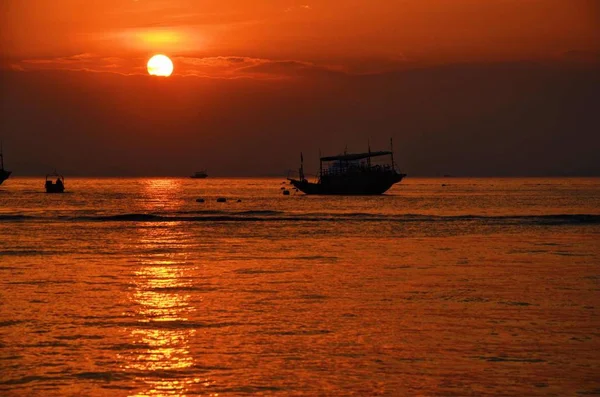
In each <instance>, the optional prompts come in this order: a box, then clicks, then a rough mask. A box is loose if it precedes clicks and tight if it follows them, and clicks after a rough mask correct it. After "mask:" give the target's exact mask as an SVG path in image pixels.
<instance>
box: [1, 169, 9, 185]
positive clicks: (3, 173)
mask: <svg viewBox="0 0 600 397" xmlns="http://www.w3.org/2000/svg"><path fill="white" fill-rule="evenodd" d="M10 174H11V172H10V171H6V170H0V185H2V182H4V181H5V180H7V179H8V177H9V176H10Z"/></svg>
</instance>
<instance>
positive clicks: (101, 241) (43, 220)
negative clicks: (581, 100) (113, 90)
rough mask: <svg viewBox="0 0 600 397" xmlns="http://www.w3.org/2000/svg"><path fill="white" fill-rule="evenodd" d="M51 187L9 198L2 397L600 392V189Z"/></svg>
mask: <svg viewBox="0 0 600 397" xmlns="http://www.w3.org/2000/svg"><path fill="white" fill-rule="evenodd" d="M43 182H44V181H43V179H39V178H18V177H14V178H11V179H9V180H8V181H6V182H5V183H4V184H3V185H2V186H0V395H6V396H191V395H201V396H217V395H218V396H228V395H233V396H235V395H280V396H288V395H292V396H300V395H306V396H345V395H356V396H375V395H383V396H404V395H447V396H468V395H477V396H481V395H494V396H498V395H519V396H525V395H527V396H533V395H545V396H546V395H555V396H564V395H592V394H600V376H599V374H600V317H599V315H600V294H599V291H600V285H599V283H600V179H560V178H555V179H527V178H522V179H467V178H464V179H463V178H443V179H417V178H408V179H406V180H405V181H403V182H402V183H401V184H399V185H396V186H394V187H393V188H392V189H391V190H390V191H389V192H388V194H386V195H383V196H378V197H323V196H321V197H318V196H305V195H302V194H299V193H294V192H292V194H291V195H290V196H284V195H282V191H281V188H282V187H284V186H285V185H282V182H283V179H216V178H208V179H205V180H194V179H189V178H185V179H184V178H182V179H176V178H139V179H134V178H132V179H84V178H81V179H74V178H67V179H66V182H65V185H66V191H67V192H66V193H65V194H63V195H47V194H45V193H43ZM200 197H202V198H204V199H205V202H204V203H199V202H196V199H197V198H200ZM218 197H225V198H227V202H225V203H218V202H216V198H218ZM238 200H239V201H238Z"/></svg>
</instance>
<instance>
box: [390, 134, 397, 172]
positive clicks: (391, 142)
mask: <svg viewBox="0 0 600 397" xmlns="http://www.w3.org/2000/svg"><path fill="white" fill-rule="evenodd" d="M390 152H392V169H393V170H395V169H396V167H395V165H394V141H393V140H392V138H390Z"/></svg>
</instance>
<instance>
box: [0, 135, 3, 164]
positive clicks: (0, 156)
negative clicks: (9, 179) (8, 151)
mask: <svg viewBox="0 0 600 397" xmlns="http://www.w3.org/2000/svg"><path fill="white" fill-rule="evenodd" d="M3 169H4V154H2V141H0V170H3Z"/></svg>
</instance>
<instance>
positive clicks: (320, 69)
mask: <svg viewBox="0 0 600 397" xmlns="http://www.w3.org/2000/svg"><path fill="white" fill-rule="evenodd" d="M171 59H172V60H173V63H174V64H175V75H176V76H196V77H204V78H218V79H238V78H249V79H262V80H271V79H291V78H302V77H318V76H343V75H345V74H346V71H345V69H344V68H343V67H342V66H338V65H320V64H316V63H311V62H305V61H299V60H274V59H265V58H253V57H245V56H214V57H186V56H176V57H171ZM10 68H11V69H12V70H20V71H32V70H71V71H90V72H110V73H119V74H124V75H132V74H140V75H145V74H146V59H144V58H140V57H137V58H120V57H114V56H111V57H106V56H99V55H94V54H89V53H83V54H76V55H71V56H65V57H55V58H35V59H23V60H20V61H17V62H12V63H11V64H10Z"/></svg>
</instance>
